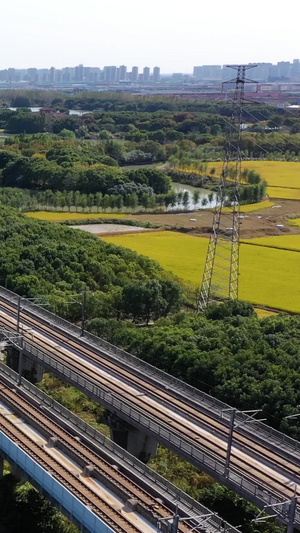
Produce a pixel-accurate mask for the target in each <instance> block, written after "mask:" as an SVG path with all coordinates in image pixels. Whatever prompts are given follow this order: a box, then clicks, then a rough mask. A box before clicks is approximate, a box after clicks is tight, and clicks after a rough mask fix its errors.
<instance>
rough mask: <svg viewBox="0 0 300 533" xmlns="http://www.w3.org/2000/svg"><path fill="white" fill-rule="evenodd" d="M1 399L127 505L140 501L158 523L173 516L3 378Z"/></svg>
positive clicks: (181, 529)
mask: <svg viewBox="0 0 300 533" xmlns="http://www.w3.org/2000/svg"><path fill="white" fill-rule="evenodd" d="M0 397H1V400H2V401H3V402H4V403H5V404H7V405H8V406H9V407H10V408H11V409H12V410H17V412H18V414H19V415H21V416H22V417H23V418H24V419H25V420H26V421H28V422H29V423H30V424H32V425H33V426H34V427H36V426H37V428H38V430H39V431H42V432H43V434H45V435H46V436H47V438H49V437H53V436H54V437H56V438H57V439H59V445H60V448H62V449H63V451H66V453H67V454H68V453H69V454H70V455H72V457H73V456H74V454H75V456H76V459H77V460H79V461H80V462H81V463H82V466H83V467H84V466H86V465H88V466H89V467H92V468H93V469H95V470H96V471H97V472H99V473H101V479H103V480H105V482H106V484H108V485H109V484H111V485H112V486H114V487H118V488H119V489H120V490H121V492H122V493H123V494H124V496H125V497H124V502H125V501H126V500H128V499H131V498H132V499H134V500H137V502H138V503H139V504H140V505H141V506H143V507H144V509H145V510H146V511H148V513H149V516H151V515H152V516H154V514H155V519H156V520H157V519H162V518H166V517H169V516H171V515H172V510H170V509H169V508H168V507H166V506H165V505H163V504H162V503H160V501H158V499H156V498H154V497H153V496H151V495H150V494H149V493H147V492H146V491H145V490H143V489H142V488H141V487H140V486H138V485H137V484H136V483H134V482H133V481H132V480H131V479H130V478H129V477H128V476H126V475H125V474H124V473H121V472H119V471H118V470H116V469H115V468H114V467H113V466H112V465H111V464H109V463H108V462H107V461H106V460H104V459H103V458H102V457H100V456H99V455H98V454H96V453H95V452H94V451H92V450H91V449H90V448H89V447H88V446H87V445H86V444H84V443H83V442H81V441H79V440H77V439H74V435H72V434H71V433H70V432H68V431H66V429H63V428H62V427H61V425H60V424H59V423H58V422H55V421H54V420H53V418H52V417H49V416H48V415H47V413H46V412H45V410H44V409H42V408H41V407H40V406H39V407H36V406H33V404H32V402H31V401H29V400H27V399H25V398H24V397H23V395H21V394H20V392H19V391H18V390H16V389H11V387H10V386H9V385H7V383H6V380H5V379H4V378H2V377H0ZM105 482H104V484H105ZM190 530H191V527H189V526H187V525H185V524H180V525H179V529H178V531H179V532H181V533H188V532H189V531H190Z"/></svg>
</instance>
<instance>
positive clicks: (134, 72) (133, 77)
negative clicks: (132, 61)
mask: <svg viewBox="0 0 300 533" xmlns="http://www.w3.org/2000/svg"><path fill="white" fill-rule="evenodd" d="M138 76H139V67H132V70H131V76H130V79H131V81H138Z"/></svg>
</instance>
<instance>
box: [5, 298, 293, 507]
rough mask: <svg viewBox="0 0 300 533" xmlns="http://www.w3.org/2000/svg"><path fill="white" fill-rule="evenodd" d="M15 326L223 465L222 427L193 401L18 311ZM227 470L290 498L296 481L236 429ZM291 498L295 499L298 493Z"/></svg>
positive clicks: (10, 322) (9, 322) (281, 461)
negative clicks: (178, 395)
mask: <svg viewBox="0 0 300 533" xmlns="http://www.w3.org/2000/svg"><path fill="white" fill-rule="evenodd" d="M1 305H2V309H3V311H1V318H2V321H3V324H4V326H5V327H6V328H9V329H11V330H15V328H16V320H15V318H13V317H14V316H15V315H16V308H15V306H14V305H12V304H11V303H8V302H7V301H2V302H1ZM21 323H22V327H23V333H24V338H25V340H26V342H28V343H29V344H32V345H33V346H35V347H38V348H39V349H40V351H42V352H44V353H47V354H49V355H50V356H51V357H52V358H53V359H54V360H57V361H59V362H63V364H64V365H65V366H66V367H69V368H70V369H72V370H73V371H75V372H77V373H79V375H81V376H84V377H85V378H86V379H87V380H88V381H89V382H92V383H95V384H96V385H97V386H99V388H101V389H102V390H103V389H104V390H106V391H109V392H110V393H111V394H113V395H114V396H116V397H119V398H121V399H123V400H124V401H126V402H128V403H130V404H131V405H133V406H134V407H135V408H137V409H139V410H140V411H143V412H145V413H146V414H147V416H150V417H151V418H152V419H155V420H157V421H158V422H159V423H160V424H163V425H165V426H167V427H168V428H171V430H172V432H174V433H175V434H178V435H180V436H181V438H183V439H186V440H187V441H188V442H193V444H194V445H195V446H200V447H201V448H203V449H205V451H206V452H207V453H209V454H211V455H213V456H214V457H215V458H217V459H218V460H219V461H220V462H221V463H224V462H225V457H226V452H227V436H228V424H226V423H225V422H224V423H221V422H220V421H218V420H216V419H215V417H214V416H211V417H210V416H209V415H207V414H206V413H203V412H201V411H199V410H197V408H196V405H197V403H196V401H195V402H194V405H193V402H192V403H191V402H190V401H184V399H179V398H178V397H176V396H175V395H172V391H170V390H164V389H163V388H161V387H160V386H159V384H158V385H155V384H154V383H151V382H150V381H149V379H148V377H146V376H144V377H143V376H142V374H140V375H137V372H131V371H130V368H129V366H128V368H127V369H124V368H123V366H121V365H120V364H118V362H117V361H116V362H115V364H113V362H112V361H111V360H108V359H107V358H106V357H104V356H103V357H101V356H100V355H99V353H96V354H95V352H94V351H93V349H92V348H88V347H87V346H84V345H83V343H82V342H81V341H80V340H77V339H74V338H69V337H67V336H66V335H65V334H64V333H63V332H61V331H58V330H57V326H56V325H53V324H51V323H49V322H48V324H45V323H44V321H43V320H42V321H41V320H39V319H37V318H36V317H33V316H32V312H30V311H28V310H27V309H24V310H22V321H21ZM71 350H72V351H71ZM295 463H296V464H295ZM231 468H232V469H234V470H236V471H238V472H240V473H242V474H243V476H245V477H246V478H247V479H250V480H251V481H252V482H254V483H256V484H258V485H260V486H263V487H264V488H265V489H267V490H268V491H269V492H270V493H271V494H274V495H276V496H278V497H280V498H284V499H288V498H292V497H293V495H294V489H295V484H297V483H299V482H300V478H299V477H298V473H299V470H298V465H297V460H295V461H292V460H287V459H286V458H284V457H283V454H282V453H280V449H278V453H275V452H274V451H273V450H270V449H269V448H268V446H267V445H266V446H264V445H263V444H262V443H257V441H256V439H255V436H253V438H251V437H250V436H248V435H247V436H245V435H243V434H242V433H240V432H239V431H238V430H236V431H235V435H234V446H233V448H232V454H231ZM296 468H297V470H296ZM297 495H299V496H300V491H298V489H297Z"/></svg>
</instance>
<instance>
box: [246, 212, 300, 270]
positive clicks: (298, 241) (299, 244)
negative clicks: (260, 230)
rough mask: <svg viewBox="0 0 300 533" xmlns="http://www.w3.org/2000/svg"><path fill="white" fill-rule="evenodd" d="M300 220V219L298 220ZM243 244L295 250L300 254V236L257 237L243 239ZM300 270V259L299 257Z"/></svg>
mask: <svg viewBox="0 0 300 533" xmlns="http://www.w3.org/2000/svg"><path fill="white" fill-rule="evenodd" d="M298 220H300V219H298ZM242 242H243V243H247V244H252V245H256V246H270V247H272V248H281V249H283V250H293V251H298V252H300V235H279V236H277V237H257V238H256V239H243V240H242ZM299 268H300V257H299Z"/></svg>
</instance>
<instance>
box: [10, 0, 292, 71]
mask: <svg viewBox="0 0 300 533" xmlns="http://www.w3.org/2000/svg"><path fill="white" fill-rule="evenodd" d="M299 15H300V2H299V0H286V1H285V2H277V3H276V2H275V1H274V0H273V1H272V2H271V0H250V2H242V1H241V0H240V1H238V0H215V1H211V0H202V1H201V0H185V1H183V0H147V1H146V0H127V1H126V0H122V1H121V0H105V1H103V0H72V1H71V0H50V1H49V0H47V1H45V0H26V1H25V0H13V1H12V0H11V1H10V2H9V1H4V2H3V5H2V7H1V56H0V69H3V68H7V67H15V68H28V67H38V68H43V67H44V68H49V67H51V66H52V65H53V66H55V67H56V68H61V67H64V66H75V65H78V64H79V63H83V64H84V65H85V66H95V67H96V66H97V67H103V66H104V65H117V66H119V65H122V64H125V65H127V66H128V68H131V66H133V65H138V66H139V67H143V66H146V65H147V66H149V67H151V69H152V68H153V67H154V66H156V65H158V66H160V67H161V71H162V72H166V73H169V72H192V69H193V66H195V65H203V64H226V63H248V62H254V61H270V62H272V63H276V62H277V61H282V60H287V61H292V60H293V59H294V58H298V57H300V31H299Z"/></svg>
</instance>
